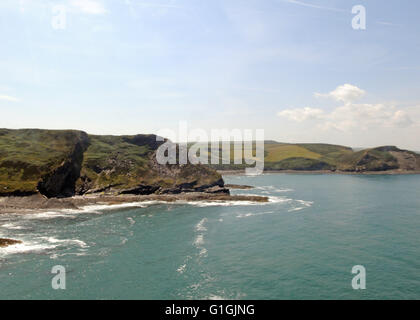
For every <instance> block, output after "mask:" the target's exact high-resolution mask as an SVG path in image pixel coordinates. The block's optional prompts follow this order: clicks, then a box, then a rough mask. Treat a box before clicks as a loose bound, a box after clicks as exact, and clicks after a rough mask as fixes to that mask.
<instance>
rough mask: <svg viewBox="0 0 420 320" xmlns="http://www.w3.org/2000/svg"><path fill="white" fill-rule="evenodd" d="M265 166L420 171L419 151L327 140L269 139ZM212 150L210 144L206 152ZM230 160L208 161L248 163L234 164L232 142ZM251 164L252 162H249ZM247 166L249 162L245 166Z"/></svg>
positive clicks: (221, 166) (219, 166)
mask: <svg viewBox="0 0 420 320" xmlns="http://www.w3.org/2000/svg"><path fill="white" fill-rule="evenodd" d="M264 150H265V155H264V168H265V170H266V171H270V170H294V171H317V170H327V171H342V172H360V173H363V172H380V171H391V170H393V171H401V172H415V171H420V155H419V154H417V153H416V152H413V151H408V150H401V149H399V148H397V147H394V146H384V147H378V148H370V149H364V150H358V151H354V150H353V149H352V148H350V147H345V146H339V145H330V144H305V143H303V144H288V143H278V142H273V141H268V142H266V143H265V144H264ZM213 151H214V150H212V149H211V148H209V156H210V155H211V153H212V152H213ZM230 154H231V156H230V164H222V156H220V162H219V164H216V165H214V164H212V165H210V166H211V167H212V168H215V169H218V170H239V169H244V168H245V167H247V165H245V162H243V163H242V164H234V157H235V156H234V152H233V144H232V145H231V152H230ZM251 166H252V165H251ZM248 167H249V166H248Z"/></svg>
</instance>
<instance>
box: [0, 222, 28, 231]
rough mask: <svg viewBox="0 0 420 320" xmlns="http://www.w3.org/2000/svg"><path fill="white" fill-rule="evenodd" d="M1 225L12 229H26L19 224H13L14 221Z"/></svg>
mask: <svg viewBox="0 0 420 320" xmlns="http://www.w3.org/2000/svg"><path fill="white" fill-rule="evenodd" d="M1 227H2V228H5V229H10V230H23V229H26V228H25V227H23V226H19V225H16V224H13V223H5V224H2V225H1Z"/></svg>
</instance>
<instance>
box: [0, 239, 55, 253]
mask: <svg viewBox="0 0 420 320" xmlns="http://www.w3.org/2000/svg"><path fill="white" fill-rule="evenodd" d="M56 247H57V246H56V245H52V244H46V243H40V242H36V241H24V242H23V243H18V244H14V245H11V246H8V247H5V248H1V249H0V256H6V255H11V254H22V253H40V252H43V251H46V250H50V249H54V248H56Z"/></svg>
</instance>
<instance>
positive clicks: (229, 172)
mask: <svg viewBox="0 0 420 320" xmlns="http://www.w3.org/2000/svg"><path fill="white" fill-rule="evenodd" d="M217 172H218V173H220V174H221V175H225V176H235V175H237V176H241V175H245V170H217ZM263 174H307V175H311V174H313V175H318V174H338V175H418V174H420V171H417V170H416V171H414V170H413V171H407V170H387V171H364V172H351V171H331V170H264V172H263Z"/></svg>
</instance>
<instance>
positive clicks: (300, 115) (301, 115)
mask: <svg viewBox="0 0 420 320" xmlns="http://www.w3.org/2000/svg"><path fill="white" fill-rule="evenodd" d="M277 115H278V116H279V117H285V118H287V119H289V120H293V121H296V122H303V121H306V120H311V119H321V118H322V116H323V115H324V111H323V110H321V109H315V108H302V109H286V110H283V111H280V112H279V113H277Z"/></svg>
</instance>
